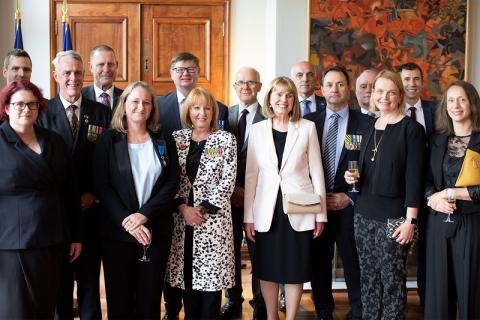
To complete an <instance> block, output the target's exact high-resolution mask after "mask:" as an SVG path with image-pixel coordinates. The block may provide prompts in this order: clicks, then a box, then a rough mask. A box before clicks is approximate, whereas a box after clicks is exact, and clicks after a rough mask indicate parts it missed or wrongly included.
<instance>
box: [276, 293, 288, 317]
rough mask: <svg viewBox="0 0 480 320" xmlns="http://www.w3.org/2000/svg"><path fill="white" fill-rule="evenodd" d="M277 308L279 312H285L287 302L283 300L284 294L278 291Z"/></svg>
mask: <svg viewBox="0 0 480 320" xmlns="http://www.w3.org/2000/svg"><path fill="white" fill-rule="evenodd" d="M278 310H279V311H280V312H283V313H286V312H287V303H286V302H285V294H284V293H280V298H279V299H278Z"/></svg>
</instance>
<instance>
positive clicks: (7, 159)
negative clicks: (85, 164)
mask: <svg viewBox="0 0 480 320" xmlns="http://www.w3.org/2000/svg"><path fill="white" fill-rule="evenodd" d="M35 132H36V134H37V139H38V142H39V144H40V146H41V149H42V153H41V154H40V155H38V154H36V153H35V152H33V151H32V150H30V149H29V148H28V147H27V146H26V145H25V144H24V143H23V142H22V141H21V140H20V138H19V137H18V135H17V134H16V133H15V131H14V130H13V129H12V128H11V127H10V124H9V123H8V121H5V122H4V123H3V124H2V125H1V126H0V154H1V155H2V156H1V157H0V177H2V179H1V183H0V221H1V222H0V249H2V250H5V249H7V250H10V249H31V248H41V247H46V246H51V245H56V244H62V243H67V242H80V230H79V228H80V223H79V220H80V197H79V193H78V191H77V188H76V183H75V178H74V172H73V170H72V160H71V158H70V155H69V153H68V150H67V146H66V145H65V142H64V141H63V139H62V138H61V137H60V136H59V135H57V134H55V133H54V132H51V131H48V130H45V129H43V128H39V127H35Z"/></svg>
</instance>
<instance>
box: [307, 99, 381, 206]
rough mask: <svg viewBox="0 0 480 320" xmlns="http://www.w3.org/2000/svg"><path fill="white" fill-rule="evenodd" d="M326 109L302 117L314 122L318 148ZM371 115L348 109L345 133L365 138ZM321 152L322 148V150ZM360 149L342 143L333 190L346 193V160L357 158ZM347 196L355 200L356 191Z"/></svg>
mask: <svg viewBox="0 0 480 320" xmlns="http://www.w3.org/2000/svg"><path fill="white" fill-rule="evenodd" d="M326 113H327V111H326V109H325V108H324V109H322V110H320V111H317V112H313V113H310V114H307V115H306V116H305V117H304V118H305V119H307V120H311V121H313V122H314V123H315V127H316V129H317V135H318V142H319V143H320V149H322V148H323V145H322V141H323V127H324V125H325V116H326ZM374 120H375V119H373V118H372V117H369V116H367V115H364V114H362V113H361V112H356V111H354V110H351V109H350V110H349V115H348V123H347V134H352V135H361V136H363V138H365V135H364V133H365V130H366V129H367V128H369V127H370V126H371V125H372V123H373V121H374ZM322 154H323V150H322ZM359 154H360V151H359V150H347V148H345V143H344V144H343V148H342V153H341V154H340V159H339V161H338V167H337V171H336V174H335V182H334V189H333V192H345V193H347V192H348V190H350V189H351V186H349V185H348V184H347V183H346V182H345V178H344V177H343V176H344V173H345V171H347V170H348V161H354V160H358V157H359ZM348 196H349V197H350V198H352V200H353V201H355V200H356V193H354V192H352V193H349V194H348Z"/></svg>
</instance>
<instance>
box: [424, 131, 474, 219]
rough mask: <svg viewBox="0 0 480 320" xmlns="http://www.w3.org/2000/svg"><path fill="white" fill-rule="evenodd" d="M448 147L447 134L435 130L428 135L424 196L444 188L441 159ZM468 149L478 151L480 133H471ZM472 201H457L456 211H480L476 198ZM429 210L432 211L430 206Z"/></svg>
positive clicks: (466, 212) (469, 212) (464, 212)
mask: <svg viewBox="0 0 480 320" xmlns="http://www.w3.org/2000/svg"><path fill="white" fill-rule="evenodd" d="M447 148H448V136H446V135H444V134H441V133H438V132H435V133H434V134H432V136H431V137H430V143H429V160H428V164H429V170H428V175H427V183H426V187H425V197H429V196H431V195H432V194H434V193H435V192H438V191H441V190H443V189H445V185H444V183H443V159H444V157H445V153H446V152H447ZM468 149H471V150H473V151H476V152H480V133H473V134H472V136H471V138H470V142H469V143H468ZM472 200H474V201H461V200H458V201H457V211H460V210H461V211H460V212H461V213H462V214H471V213H478V212H480V209H479V205H478V200H479V199H472ZM475 200H476V201H475ZM430 211H431V212H434V211H433V209H432V208H430Z"/></svg>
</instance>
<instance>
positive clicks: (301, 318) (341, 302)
mask: <svg viewBox="0 0 480 320" xmlns="http://www.w3.org/2000/svg"><path fill="white" fill-rule="evenodd" d="M250 271H251V268H250V264H249V263H247V266H246V268H245V269H243V270H242V284H243V297H244V298H245V301H244V302H243V314H242V317H241V318H239V319H242V320H247V319H248V320H250V319H252V313H253V310H252V308H251V307H250V304H249V303H248V301H249V300H250V299H251V298H252V290H251V285H250V277H251V275H250ZM101 288H102V290H101V295H102V296H101V300H102V313H103V319H107V318H108V317H107V305H106V301H105V294H104V290H103V288H104V287H103V276H102V277H101ZM333 296H334V299H335V305H336V308H335V312H334V315H333V317H334V319H335V320H343V319H345V317H346V315H347V313H348V311H349V305H348V296H347V293H346V291H345V290H339V291H336V292H334V294H333ZM222 304H223V302H222ZM164 312H165V309H164V305H163V303H162V317H163V314H164ZM279 314H280V319H285V315H284V314H283V313H281V312H280V313H279ZM180 319H183V311H182V313H181V314H180ZM296 319H297V320H306V319H316V315H315V309H314V306H313V302H312V300H311V298H310V292H307V291H305V292H304V293H303V296H302V301H301V305H300V308H299V311H298V314H297V318H296ZM405 319H406V320H420V319H423V315H422V310H421V308H420V307H419V301H418V296H417V294H416V290H410V291H409V292H408V297H407V310H406V316H405ZM365 320H367V319H365Z"/></svg>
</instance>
